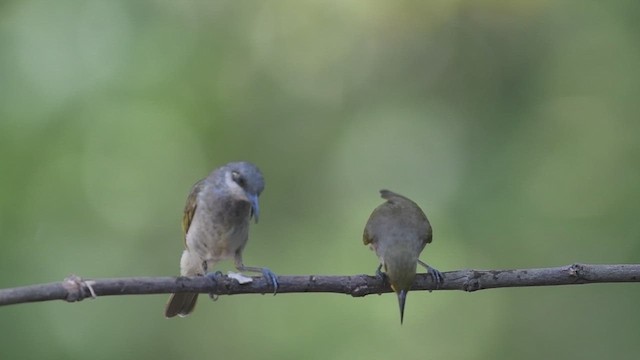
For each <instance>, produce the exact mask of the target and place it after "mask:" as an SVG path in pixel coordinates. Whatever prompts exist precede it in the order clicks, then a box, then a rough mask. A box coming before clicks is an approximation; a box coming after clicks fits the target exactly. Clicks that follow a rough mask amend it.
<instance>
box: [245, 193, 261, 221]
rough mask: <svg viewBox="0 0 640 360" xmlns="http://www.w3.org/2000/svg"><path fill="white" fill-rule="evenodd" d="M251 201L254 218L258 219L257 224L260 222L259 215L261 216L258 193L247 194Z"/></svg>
mask: <svg viewBox="0 0 640 360" xmlns="http://www.w3.org/2000/svg"><path fill="white" fill-rule="evenodd" d="M247 197H248V198H249V201H250V202H251V214H252V215H253V218H254V219H256V224H257V223H258V217H259V216H260V206H259V205H258V195H253V194H247Z"/></svg>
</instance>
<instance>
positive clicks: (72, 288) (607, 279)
mask: <svg viewBox="0 0 640 360" xmlns="http://www.w3.org/2000/svg"><path fill="white" fill-rule="evenodd" d="M442 274H443V275H444V283H443V284H442V285H441V286H440V288H439V289H438V290H462V291H469V292H471V291H477V290H483V289H494V288H502V287H523V286H550V285H575V284H592V283H617V282H640V265H635V264H633V265H587V264H573V265H569V266H562V267H553V268H540V269H513V270H458V271H449V272H444V273H442ZM217 279H218V280H217V281H216V282H214V281H212V280H211V279H209V278H208V277H193V278H185V277H178V278H176V277H134V278H117V279H95V280H83V279H81V278H79V277H77V276H75V275H72V276H70V277H68V278H66V279H65V280H64V281H62V282H55V283H48V284H40V285H31V286H24V287H17V288H10V289H2V290H0V306H1V305H11V304H20V303H26V302H36V301H48V300H65V301H68V302H74V301H80V300H82V299H85V298H88V297H98V296H106V295H141V294H168V293H174V292H197V293H206V294H209V293H211V294H217V295H235V294H269V293H271V292H273V288H272V287H271V285H270V284H269V283H267V282H266V281H265V280H264V278H262V277H255V278H253V282H251V283H248V284H243V285H240V284H239V283H238V282H237V281H236V280H233V279H230V278H228V277H226V276H219V277H218V278H217ZM278 280H279V283H280V285H279V288H278V294H287V293H305V292H307V293H310V292H329V293H338V294H347V295H351V296H354V297H360V296H366V295H370V294H380V293H387V292H391V289H390V288H389V285H388V284H387V283H386V282H385V281H383V280H381V279H379V278H377V277H375V276H368V275H352V276H322V275H296V276H279V277H278ZM434 285H435V284H434V282H433V279H432V278H431V276H429V275H428V274H418V275H417V276H416V281H415V283H414V285H413V290H414V291H415V290H432V289H433V288H434Z"/></svg>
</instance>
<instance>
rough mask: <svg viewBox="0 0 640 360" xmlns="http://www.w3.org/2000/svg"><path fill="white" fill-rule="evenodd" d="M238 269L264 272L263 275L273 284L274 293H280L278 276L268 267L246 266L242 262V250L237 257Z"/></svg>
mask: <svg viewBox="0 0 640 360" xmlns="http://www.w3.org/2000/svg"><path fill="white" fill-rule="evenodd" d="M235 264H236V269H238V271H250V272H258V273H262V276H264V278H265V279H266V280H267V281H268V282H270V283H271V284H272V285H273V295H275V294H277V293H278V276H277V275H276V274H275V273H274V272H273V271H271V270H269V268H266V267H256V266H245V265H244V263H243V262H242V254H241V253H240V252H237V253H236V257H235Z"/></svg>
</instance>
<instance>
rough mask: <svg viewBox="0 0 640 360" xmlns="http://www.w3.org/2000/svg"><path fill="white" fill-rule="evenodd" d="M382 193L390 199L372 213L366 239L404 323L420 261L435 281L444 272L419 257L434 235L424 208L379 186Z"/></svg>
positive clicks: (440, 279)
mask: <svg viewBox="0 0 640 360" xmlns="http://www.w3.org/2000/svg"><path fill="white" fill-rule="evenodd" d="M380 195H381V196H382V198H383V199H385V200H387V201H386V202H384V203H382V204H381V205H379V206H378V207H377V208H376V209H375V210H374V211H373V213H372V214H371V216H370V217H369V221H367V225H366V226H365V228H364V234H363V242H364V244H365V245H369V246H370V247H371V248H372V249H373V250H374V251H375V252H376V255H378V258H379V259H380V266H379V267H378V270H377V273H378V275H380V276H382V273H381V271H380V270H381V268H384V273H385V275H386V278H387V279H388V281H389V284H390V285H391V288H392V289H393V291H395V293H396V294H397V296H398V304H399V306H400V323H402V321H403V319H404V304H405V301H406V297H407V293H408V292H409V290H410V289H411V286H412V285H413V280H414V279H415V276H416V268H417V264H418V263H419V264H421V265H423V266H425V267H426V268H427V269H428V270H429V273H430V274H431V276H433V278H434V280H435V281H436V284H439V283H440V282H441V281H442V274H440V272H439V271H437V270H436V269H434V268H432V267H430V266H428V265H427V264H425V263H423V262H422V261H420V259H419V258H418V257H419V256H420V253H421V252H422V250H423V249H424V247H425V246H426V245H427V244H428V243H430V242H431V240H432V238H433V232H432V229H431V224H430V223H429V220H428V219H427V216H426V215H425V214H424V212H423V211H422V209H420V207H419V206H418V205H417V204H416V203H415V202H413V201H412V200H410V199H409V198H407V197H404V196H402V195H400V194H396V193H394V192H392V191H389V190H380Z"/></svg>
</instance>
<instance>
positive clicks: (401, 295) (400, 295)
mask: <svg viewBox="0 0 640 360" xmlns="http://www.w3.org/2000/svg"><path fill="white" fill-rule="evenodd" d="M406 300H407V291H406V290H400V292H399V293H398V305H400V325H402V321H403V320H404V302H405V301H406Z"/></svg>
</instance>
